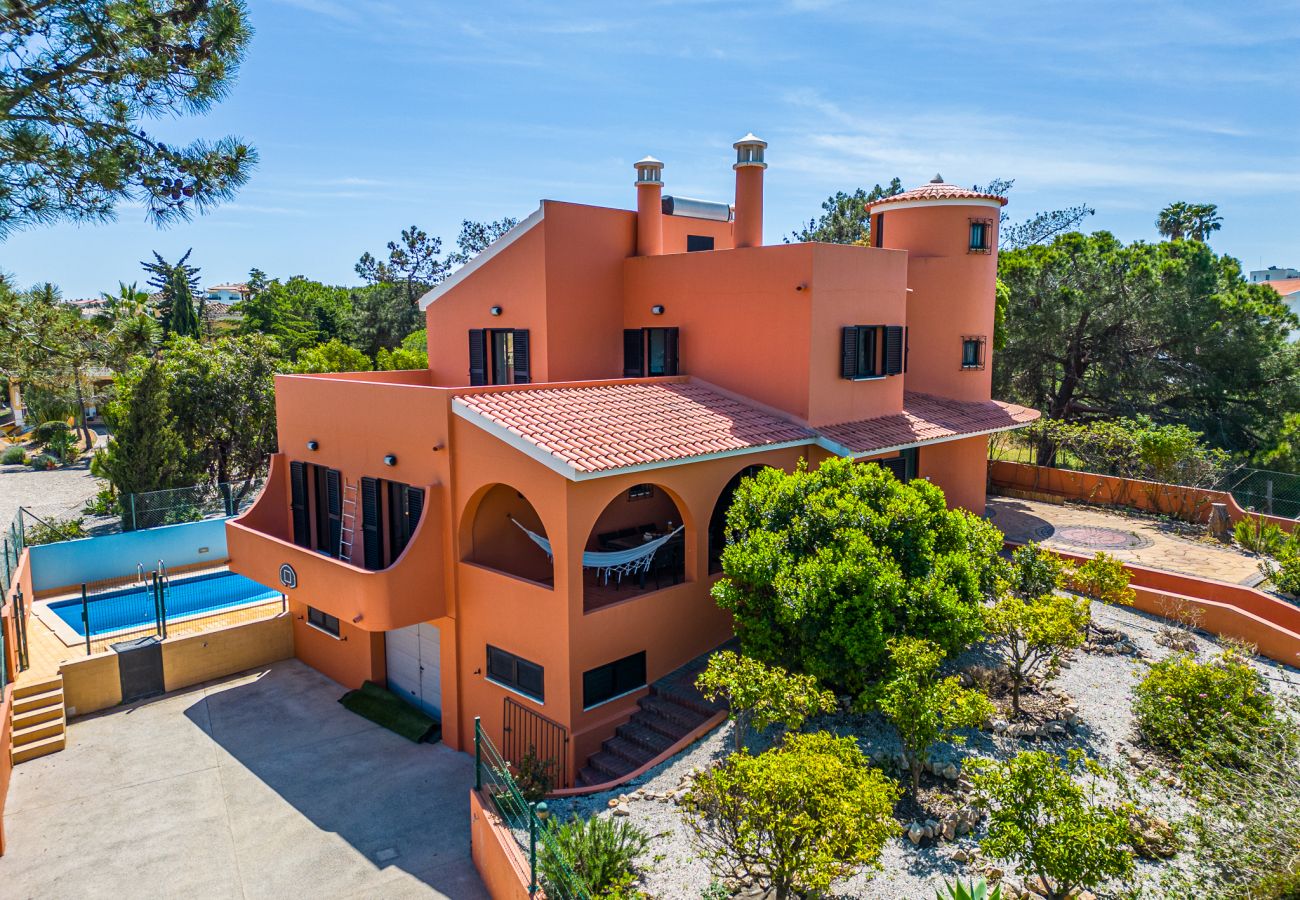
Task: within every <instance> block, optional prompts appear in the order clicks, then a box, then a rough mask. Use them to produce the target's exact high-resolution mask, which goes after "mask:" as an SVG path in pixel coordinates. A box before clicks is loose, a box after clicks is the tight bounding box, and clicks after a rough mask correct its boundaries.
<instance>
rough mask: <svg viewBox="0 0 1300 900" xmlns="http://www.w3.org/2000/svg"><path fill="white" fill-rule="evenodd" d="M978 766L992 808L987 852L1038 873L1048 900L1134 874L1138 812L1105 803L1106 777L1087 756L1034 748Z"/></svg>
mask: <svg viewBox="0 0 1300 900" xmlns="http://www.w3.org/2000/svg"><path fill="white" fill-rule="evenodd" d="M971 768H972V769H973V770H974V776H973V779H972V780H973V782H974V785H975V790H976V794H977V796H978V798H979V803H980V804H981V805H982V806H984V807H986V808H988V810H989V826H988V835H987V837H985V838H984V840H983V841H981V842H980V848H981V849H982V850H983V851H984V852H985V853H986V854H988V855H989V856H992V857H994V858H996V859H1004V860H1014V861H1016V862H1018V863H1019V865H1020V867H1021V869H1022V871H1025V872H1028V873H1032V874H1034V875H1037V876H1038V877H1039V879H1041V881H1042V886H1043V887H1045V888H1046V891H1045V892H1044V896H1045V897H1046V898H1047V900H1065V898H1067V897H1069V896H1071V893H1072V892H1073V891H1075V890H1076V889H1083V888H1092V887H1095V886H1096V885H1097V884H1098V883H1099V882H1100V881H1102V880H1104V879H1107V878H1123V877H1126V876H1128V875H1129V874H1130V873H1131V872H1132V871H1133V854H1132V851H1131V850H1130V849H1129V847H1128V841H1129V839H1130V831H1129V815H1130V813H1131V808H1130V807H1129V806H1128V805H1126V804H1120V805H1109V804H1107V803H1104V802H1102V799H1101V796H1102V784H1101V781H1102V779H1103V778H1104V777H1105V776H1106V775H1107V772H1106V770H1105V769H1103V768H1102V767H1101V766H1100V765H1099V764H1098V763H1097V762H1095V761H1093V760H1090V759H1087V758H1086V757H1085V756H1084V754H1083V752H1082V751H1080V750H1071V751H1069V752H1068V753H1067V755H1066V756H1064V757H1057V756H1053V755H1052V754H1050V753H1047V752H1044V751H1041V750H1030V751H1025V752H1023V753H1020V754H1018V755H1016V756H1014V757H1012V758H1011V759H1009V760H1007V761H1006V762H1001V763H995V762H992V761H990V760H985V759H981V760H976V761H975V762H974V763H972V764H971Z"/></svg>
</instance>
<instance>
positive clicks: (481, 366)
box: [469, 328, 532, 385]
mask: <svg viewBox="0 0 1300 900" xmlns="http://www.w3.org/2000/svg"><path fill="white" fill-rule="evenodd" d="M529 370H530V354H529V341H528V329H526V328H471V329H470V330H469V383H470V384H471V385H480V384H528V383H529V382H530V381H531V380H532V379H531V372H530V371H529Z"/></svg>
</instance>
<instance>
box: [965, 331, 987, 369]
mask: <svg viewBox="0 0 1300 900" xmlns="http://www.w3.org/2000/svg"><path fill="white" fill-rule="evenodd" d="M984 345H985V340H984V337H983V336H982V335H979V336H972V337H963V338H962V339H961V367H962V368H963V369H982V368H984Z"/></svg>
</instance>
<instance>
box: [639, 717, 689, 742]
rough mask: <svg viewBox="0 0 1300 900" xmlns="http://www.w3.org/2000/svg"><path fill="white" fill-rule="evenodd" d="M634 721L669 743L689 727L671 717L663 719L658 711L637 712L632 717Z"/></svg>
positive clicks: (684, 732)
mask: <svg viewBox="0 0 1300 900" xmlns="http://www.w3.org/2000/svg"><path fill="white" fill-rule="evenodd" d="M634 721H635V722H636V723H637V725H639V726H641V727H642V728H645V729H647V730H649V731H653V732H654V733H655V734H657V735H659V736H660V737H662V738H666V739H667V740H668V741H669V742H670V743H676V742H677V739H678V738H680V737H681V736H682V735H684V734H686V732H688V731H690V729H689V728H685V727H683V726H682V723H680V722H674V721H673V720H672V719H665V718H664V717H663V716H661V715H659V714H658V713H652V712H649V711H642V712H639V713H637V714H636V716H635V717H634Z"/></svg>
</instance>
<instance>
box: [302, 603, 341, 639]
mask: <svg viewBox="0 0 1300 900" xmlns="http://www.w3.org/2000/svg"><path fill="white" fill-rule="evenodd" d="M307 623H308V624H309V625H314V626H315V627H317V628H319V629H320V630H321V631H323V632H325V633H326V634H331V635H333V636H334V637H338V636H339V620H338V617H337V616H331V615H330V614H329V613H326V612H321V611H320V610H319V609H317V608H316V607H314V606H309V607H307Z"/></svg>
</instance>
